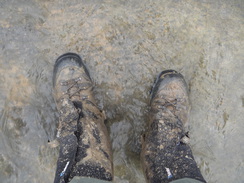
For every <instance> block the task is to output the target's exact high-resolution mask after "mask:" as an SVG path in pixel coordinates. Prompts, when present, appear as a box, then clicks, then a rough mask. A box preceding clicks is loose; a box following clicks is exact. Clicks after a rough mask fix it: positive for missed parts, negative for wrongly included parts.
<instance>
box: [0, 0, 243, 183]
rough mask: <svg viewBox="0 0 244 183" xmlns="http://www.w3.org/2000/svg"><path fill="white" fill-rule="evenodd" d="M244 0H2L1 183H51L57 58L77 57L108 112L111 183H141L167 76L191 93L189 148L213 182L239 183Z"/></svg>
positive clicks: (56, 150)
mask: <svg viewBox="0 0 244 183" xmlns="http://www.w3.org/2000/svg"><path fill="white" fill-rule="evenodd" d="M243 12H244V2H243V1H242V0H231V1H230V0H229V1H227V0H215V1H211V0H202V1H200V0H188V1H179V0H170V1H168V0H154V1H147V0H140V1H139V0H128V1H125V0H120V1H119V0H116V1H112V0H104V1H100V0H91V1H85V0H83V1H82V0H69V1H65V0H52V1H50V0H18V1H16V0H2V1H1V2H0V17H1V18H0V46H1V47H0V180H1V182H3V183H19V182H22V183H40V182H43V183H50V182H52V181H53V179H54V173H55V166H56V160H57V156H58V148H51V147H49V146H48V145H47V143H48V141H52V140H54V139H55V135H56V127H57V121H58V113H57V110H56V106H55V103H54V100H53V98H52V70H53V65H54V62H55V59H56V58H57V57H58V56H59V55H61V54H63V53H65V52H69V51H71V52H76V53H78V54H80V55H81V56H82V58H83V59H84V61H85V62H86V65H87V66H88V68H89V70H90V73H91V76H92V78H93V80H94V82H95V84H96V98H97V99H98V103H99V106H100V107H102V108H104V110H105V111H106V114H107V122H106V124H107V126H108V128H109V131H110V136H111V139H112V146H113V156H114V170H115V182H118V183H127V182H130V183H143V182H145V180H144V177H143V174H142V171H141V165H140V160H139V153H140V136H141V134H142V133H143V132H144V131H145V130H146V122H147V112H148V101H149V91H150V88H151V86H152V83H153V81H154V79H155V77H156V76H157V74H158V73H159V72H160V71H162V70H164V69H175V70H177V71H179V72H181V73H182V74H183V75H184V76H185V79H186V82H187V84H188V85H189V90H190V100H191V106H192V110H191V113H190V119H189V130H190V137H191V147H192V150H193V153H194V155H195V158H196V161H197V163H198V165H199V167H200V169H201V172H202V174H203V176H204V177H205V179H206V180H207V181H208V182H210V183H215V182H217V183H220V182H221V183H229V182H240V183H241V182H243V181H244V174H243V172H244V146H243V144H242V142H243V138H244V130H243V128H244V123H243V119H244V72H243V71H244V60H243V58H244V52H243V50H244V46H243V45H244V25H243V23H244V13H243Z"/></svg>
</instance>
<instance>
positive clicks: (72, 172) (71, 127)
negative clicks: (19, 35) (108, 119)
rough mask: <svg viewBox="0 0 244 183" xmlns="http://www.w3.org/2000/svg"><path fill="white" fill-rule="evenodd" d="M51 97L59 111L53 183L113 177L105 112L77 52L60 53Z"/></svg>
mask: <svg viewBox="0 0 244 183" xmlns="http://www.w3.org/2000/svg"><path fill="white" fill-rule="evenodd" d="M53 87H54V98H55V101H56V104H57V109H58V111H59V114H60V118H59V128H58V140H59V143H60V152H59V158H58V162H57V170H56V175H55V180H54V182H55V183H60V182H62V183H63V182H69V181H70V180H71V179H72V178H73V177H75V176H79V177H91V178H96V179H100V180H107V181H111V180H112V179H113V169H112V151H111V146H110V141H109V136H108V132H107V128H106V126H105V124H104V119H105V115H104V114H103V113H102V111H100V110H99V108H98V107H97V105H96V102H95V99H94V96H93V91H92V90H93V83H92V81H91V78H90V76H89V73H88V71H87V69H86V67H85V65H84V63H83V62H82V60H81V58H80V57H79V55H77V54H74V53H67V54H64V55H62V56H60V57H59V58H58V59H57V61H56V63H55V66H54V75H53Z"/></svg>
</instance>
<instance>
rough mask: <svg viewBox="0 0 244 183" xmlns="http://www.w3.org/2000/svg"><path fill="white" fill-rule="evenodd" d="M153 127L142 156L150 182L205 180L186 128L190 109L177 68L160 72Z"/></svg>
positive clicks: (153, 99)
mask: <svg viewBox="0 0 244 183" xmlns="http://www.w3.org/2000/svg"><path fill="white" fill-rule="evenodd" d="M150 105H151V110H150V114H149V117H150V119H149V129H148V132H147V134H146V135H145V137H144V142H143V145H142V152H141V160H142V164H143V169H144V173H145V177H146V179H147V182H149V183H164V182H165V183H167V182H171V181H174V180H178V179H182V178H190V181H191V182H194V181H195V182H205V180H204V178H203V177H202V175H201V173H200V170H199V169H198V167H197V164H196V162H195V160H194V158H193V155H192V152H191V149H190V147H189V145H187V143H186V140H187V139H188V136H187V134H186V132H185V131H184V124H185V123H186V121H187V116H188V111H189V99H188V90H187V86H186V83H185V80H184V78H183V76H182V75H181V74H179V73H177V72H176V71H174V70H167V71H163V72H161V73H160V75H159V76H158V78H157V80H156V82H155V84H154V86H153V89H152V93H151V102H150Z"/></svg>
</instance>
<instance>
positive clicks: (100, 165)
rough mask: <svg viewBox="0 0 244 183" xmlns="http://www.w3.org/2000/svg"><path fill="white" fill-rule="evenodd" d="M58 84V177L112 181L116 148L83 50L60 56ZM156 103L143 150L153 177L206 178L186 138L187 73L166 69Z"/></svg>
mask: <svg viewBox="0 0 244 183" xmlns="http://www.w3.org/2000/svg"><path fill="white" fill-rule="evenodd" d="M53 87H54V98H55V101H56V104H57V109H58V111H59V113H60V119H59V128H58V134H57V136H58V140H59V144H60V152H59V158H58V161H57V170H56V175H55V180H54V182H55V183H67V182H70V181H71V180H72V179H75V178H77V177H78V179H79V178H87V177H90V178H91V179H90V180H94V181H93V182H99V181H102V180H103V181H112V180H113V162H112V151H111V144H110V141H109V135H108V131H107V128H106V126H105V124H104V120H105V115H104V113H103V112H102V111H101V110H100V109H99V108H98V107H97V104H96V101H95V99H94V96H93V91H92V90H93V83H92V80H91V78H90V75H89V72H88V70H87V68H86V66H85V65H84V63H83V62H82V60H81V58H80V57H79V55H77V54H74V53H67V54H64V55H62V56H60V57H59V58H58V59H57V61H56V63H55V66H54V75H53ZM150 105H151V111H150V121H149V130H148V132H147V134H146V135H145V136H144V138H143V141H144V142H143V147H142V152H141V160H142V164H143V168H144V173H145V177H146V180H147V182H150V183H162V182H171V181H173V180H177V179H182V178H185V177H188V178H192V179H194V180H199V181H202V182H205V181H204V179H203V177H202V175H201V173H200V171H199V169H198V167H197V165H196V162H195V160H194V158H193V155H192V152H191V150H190V147H189V146H188V145H187V143H186V141H187V138H188V137H187V134H186V133H185V131H184V127H183V126H184V123H185V122H186V121H187V113H188V109H189V101H188V93H187V87H186V83H185V81H184V78H183V76H182V75H181V74H179V73H177V72H176V71H173V70H167V71H163V72H162V73H160V75H159V76H158V78H157V80H156V82H155V84H154V86H153V90H152V95H151V102H150ZM78 179H77V180H78ZM71 182H72V181H71ZM81 182H82V181H81ZM91 182H92V181H91Z"/></svg>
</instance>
